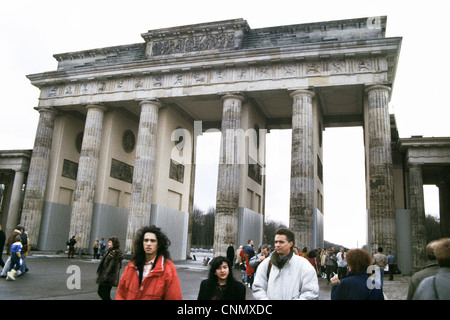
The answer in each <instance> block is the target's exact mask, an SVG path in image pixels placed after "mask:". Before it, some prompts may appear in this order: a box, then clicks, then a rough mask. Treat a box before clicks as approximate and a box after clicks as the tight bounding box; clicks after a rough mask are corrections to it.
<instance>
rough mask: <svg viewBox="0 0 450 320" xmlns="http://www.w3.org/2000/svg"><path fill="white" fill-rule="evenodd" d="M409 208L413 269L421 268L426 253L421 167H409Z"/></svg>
mask: <svg viewBox="0 0 450 320" xmlns="http://www.w3.org/2000/svg"><path fill="white" fill-rule="evenodd" d="M409 209H410V210H411V247H412V263H413V265H412V267H413V270H414V271H419V270H420V269H422V267H423V265H424V263H425V259H426V254H425V246H426V238H427V237H426V229H425V202H424V195H423V177H422V168H421V167H420V166H419V165H412V166H410V167H409Z"/></svg>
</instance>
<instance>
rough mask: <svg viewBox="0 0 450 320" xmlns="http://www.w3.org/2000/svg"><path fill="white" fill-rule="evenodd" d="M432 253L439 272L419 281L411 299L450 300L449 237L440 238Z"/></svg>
mask: <svg viewBox="0 0 450 320" xmlns="http://www.w3.org/2000/svg"><path fill="white" fill-rule="evenodd" d="M434 253H435V255H436V260H437V262H438V264H439V272H438V273H437V274H436V275H434V276H431V277H428V278H425V279H423V280H422V282H420V284H419V287H418V288H417V290H416V292H415V293H414V296H413V300H450V238H444V239H441V240H440V241H439V242H438V243H437V245H436V247H435V249H434Z"/></svg>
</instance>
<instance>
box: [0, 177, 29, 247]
mask: <svg viewBox="0 0 450 320" xmlns="http://www.w3.org/2000/svg"><path fill="white" fill-rule="evenodd" d="M24 178H25V173H24V172H22V171H16V172H15V174H14V182H13V185H12V192H11V199H10V201H9V210H8V224H7V226H6V230H14V228H15V227H16V226H17V224H18V222H19V220H20V205H21V203H22V186H23V182H24ZM0 250H1V248H0Z"/></svg>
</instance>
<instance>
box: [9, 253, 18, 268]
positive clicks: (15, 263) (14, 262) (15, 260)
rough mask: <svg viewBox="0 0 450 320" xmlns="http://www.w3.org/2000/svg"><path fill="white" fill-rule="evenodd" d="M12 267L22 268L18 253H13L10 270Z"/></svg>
mask: <svg viewBox="0 0 450 320" xmlns="http://www.w3.org/2000/svg"><path fill="white" fill-rule="evenodd" d="M12 269H14V270H16V271H18V270H19V269H20V258H19V257H18V256H17V254H16V253H11V265H10V266H9V271H11V270H12Z"/></svg>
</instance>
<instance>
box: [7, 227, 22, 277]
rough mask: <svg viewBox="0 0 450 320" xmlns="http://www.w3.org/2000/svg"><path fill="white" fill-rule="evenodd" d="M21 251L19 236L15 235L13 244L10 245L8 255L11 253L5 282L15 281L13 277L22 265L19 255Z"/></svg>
mask: <svg viewBox="0 0 450 320" xmlns="http://www.w3.org/2000/svg"><path fill="white" fill-rule="evenodd" d="M21 251H22V238H21V237H20V234H18V235H16V236H15V238H14V243H13V244H12V245H11V248H10V253H11V264H10V267H9V271H8V272H7V273H6V280H16V278H15V275H16V273H17V272H18V271H19V270H20V266H21V265H22V261H21V258H22V256H21V254H20V252H21Z"/></svg>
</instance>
